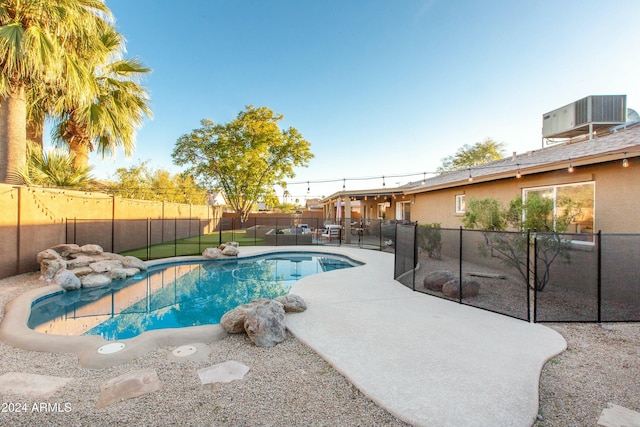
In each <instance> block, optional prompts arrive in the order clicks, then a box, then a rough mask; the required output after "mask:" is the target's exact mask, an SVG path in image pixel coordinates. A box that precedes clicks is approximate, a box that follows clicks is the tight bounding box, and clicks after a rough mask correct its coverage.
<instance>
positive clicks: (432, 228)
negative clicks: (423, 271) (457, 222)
mask: <svg viewBox="0 0 640 427" xmlns="http://www.w3.org/2000/svg"><path fill="white" fill-rule="evenodd" d="M418 246H420V247H421V248H422V249H423V250H424V251H426V252H427V255H429V258H433V259H442V234H441V233H440V224H437V223H435V224H420V225H418Z"/></svg>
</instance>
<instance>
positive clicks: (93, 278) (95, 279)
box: [80, 273, 111, 288]
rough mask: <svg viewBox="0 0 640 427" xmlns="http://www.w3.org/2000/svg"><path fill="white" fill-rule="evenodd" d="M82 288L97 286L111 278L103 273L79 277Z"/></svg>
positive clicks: (104, 283)
mask: <svg viewBox="0 0 640 427" xmlns="http://www.w3.org/2000/svg"><path fill="white" fill-rule="evenodd" d="M80 282H81V283H82V287H83V288H99V287H101V286H106V285H108V284H109V283H111V278H110V277H109V276H107V275H104V274H96V273H94V274H89V275H87V276H84V277H82V278H81V279H80Z"/></svg>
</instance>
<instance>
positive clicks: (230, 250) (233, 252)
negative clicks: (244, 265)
mask: <svg viewBox="0 0 640 427" xmlns="http://www.w3.org/2000/svg"><path fill="white" fill-rule="evenodd" d="M239 253H240V251H238V248H236V247H235V246H225V248H224V249H223V250H222V255H224V256H238V254H239Z"/></svg>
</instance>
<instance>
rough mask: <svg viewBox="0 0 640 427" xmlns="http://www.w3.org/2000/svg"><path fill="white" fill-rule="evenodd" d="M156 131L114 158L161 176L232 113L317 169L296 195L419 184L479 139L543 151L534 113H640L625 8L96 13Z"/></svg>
mask: <svg viewBox="0 0 640 427" xmlns="http://www.w3.org/2000/svg"><path fill="white" fill-rule="evenodd" d="M107 5H108V6H109V7H110V8H111V10H112V12H113V14H114V15H115V18H116V26H117V28H118V30H119V31H120V32H121V33H123V34H124V36H125V37H126V39H127V50H128V52H127V56H129V57H133V56H135V57H139V58H140V59H142V60H143V62H144V63H145V64H146V65H148V66H149V67H151V68H152V69H153V73H152V74H151V75H150V76H148V77H147V78H146V79H145V80H144V82H143V83H144V84H145V85H146V86H147V87H148V90H149V92H150V96H151V106H152V109H153V113H154V118H153V119H152V120H148V121H147V122H146V123H145V124H144V126H143V128H142V129H141V130H140V131H139V132H138V137H137V150H136V153H135V154H134V156H133V157H132V158H130V159H126V158H125V157H124V154H123V153H122V152H120V153H118V155H117V156H116V157H115V159H112V158H109V159H105V160H101V159H98V158H92V160H93V163H94V164H95V165H96V166H95V170H94V174H95V175H96V176H98V177H100V178H109V177H113V173H114V171H115V169H116V168H118V167H129V166H131V165H133V164H137V163H139V161H140V160H149V161H150V165H151V166H152V167H154V168H163V169H167V170H170V171H172V172H174V173H175V172H178V171H179V169H178V168H177V167H176V166H174V165H173V164H172V159H171V152H172V150H173V147H174V144H175V142H176V140H177V139H178V138H179V137H180V136H181V135H183V134H185V133H189V132H190V131H191V130H192V129H194V128H197V127H199V126H200V120H201V119H202V118H208V119H212V120H214V121H215V122H219V123H224V122H228V121H231V120H233V119H234V118H235V116H236V115H237V114H238V112H240V111H241V110H243V109H244V107H245V105H248V104H252V105H255V106H267V107H269V108H271V109H273V110H274V111H276V112H279V113H281V114H283V115H284V116H285V120H284V121H283V123H282V126H284V127H289V126H293V127H295V128H297V129H298V131H300V133H302V135H303V136H304V137H305V138H306V139H307V140H308V141H310V142H311V149H312V152H313V153H314V154H315V156H316V157H315V158H314V159H313V160H312V161H311V163H310V166H309V167H308V168H301V169H298V170H297V176H296V178H294V179H293V180H292V181H294V182H305V184H301V185H290V186H289V191H290V192H291V193H292V194H293V196H294V197H298V198H300V199H303V198H304V197H305V196H306V190H307V185H306V181H311V182H312V183H311V194H310V195H311V196H320V195H326V196H328V195H330V194H331V193H333V192H335V191H339V190H341V189H342V181H340V182H334V183H328V184H314V183H313V181H318V180H331V179H338V180H340V179H342V178H346V179H347V182H346V188H347V189H356V188H375V187H380V186H381V185H382V179H381V178H377V179H373V180H357V181H356V180H349V178H362V177H382V176H383V175H386V176H387V177H388V176H391V175H400V174H408V173H417V174H420V175H419V176H414V177H408V178H387V179H386V184H387V186H391V185H395V184H396V182H397V183H404V182H406V181H408V180H410V179H413V180H418V179H421V178H422V175H421V174H422V172H430V171H434V170H435V169H436V168H437V167H438V165H439V164H440V161H441V159H442V158H443V157H446V156H448V155H451V154H454V153H455V152H456V150H457V149H458V148H459V147H461V146H462V145H464V144H474V143H476V142H479V141H482V140H484V139H485V138H487V137H491V138H493V139H495V140H497V141H500V142H504V143H505V145H506V151H507V152H508V153H509V154H510V153H511V152H512V151H517V152H518V153H520V152H523V151H527V150H532V149H537V148H540V147H541V145H542V142H541V126H542V115H543V114H544V113H546V112H548V111H551V110H553V109H555V108H559V107H561V106H563V105H565V104H568V103H570V102H573V101H575V100H578V99H580V98H583V97H585V96H587V95H600V94H626V95H627V103H628V106H629V107H631V108H634V109H636V110H640V74H639V73H638V70H640V55H639V54H638V46H639V44H640V26H639V25H638V23H637V19H638V16H640V2H638V1H636V0H608V1H602V0H598V1H590V0H581V1H579V0H536V1H512V0H503V1H497V0H495V1H494V0H486V1H462V0H393V1H392V0H386V1H383V0H367V1H364V0H352V1H344V0H327V1H300V0H286V1H276V0H272V1H258V0H253V1H249V0H233V1H232V0H225V1H221V0H188V1H180V2H177V1H173V0H133V1H132V0H107Z"/></svg>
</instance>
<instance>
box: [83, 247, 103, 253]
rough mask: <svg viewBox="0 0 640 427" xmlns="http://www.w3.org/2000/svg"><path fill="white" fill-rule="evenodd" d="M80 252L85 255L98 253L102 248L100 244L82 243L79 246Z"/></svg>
mask: <svg viewBox="0 0 640 427" xmlns="http://www.w3.org/2000/svg"><path fill="white" fill-rule="evenodd" d="M80 252H82V253H83V254H87V255H100V254H102V253H103V252H104V250H103V249H102V246H100V245H83V246H80Z"/></svg>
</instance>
